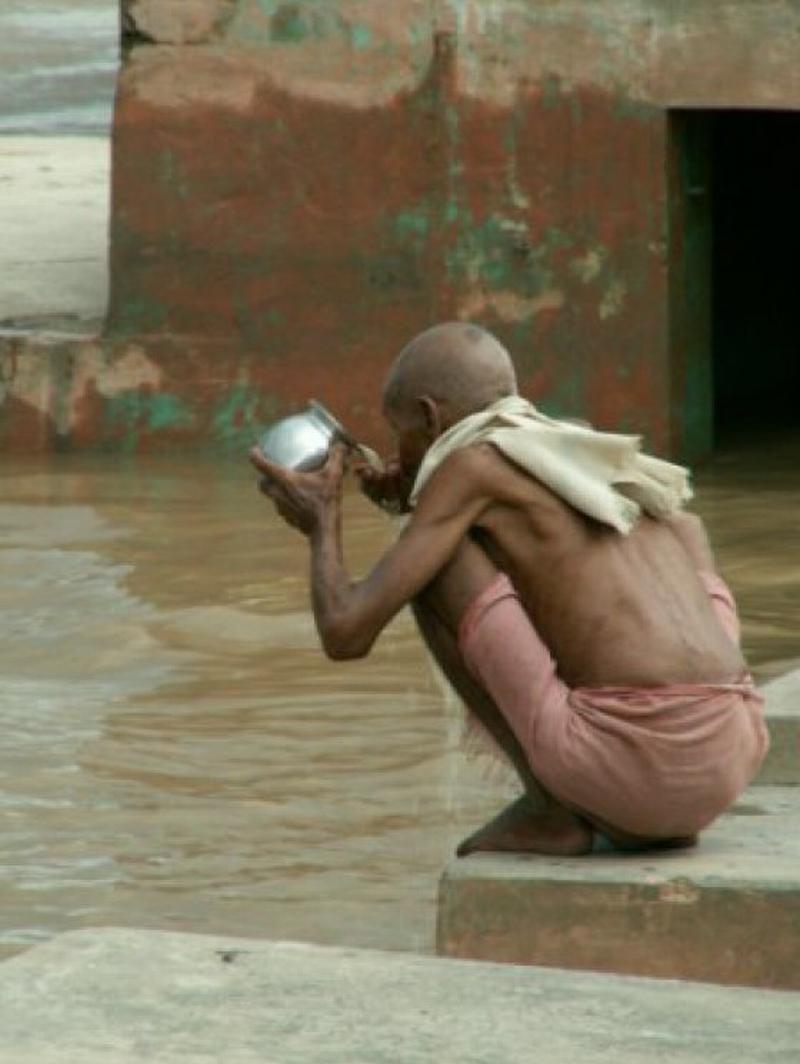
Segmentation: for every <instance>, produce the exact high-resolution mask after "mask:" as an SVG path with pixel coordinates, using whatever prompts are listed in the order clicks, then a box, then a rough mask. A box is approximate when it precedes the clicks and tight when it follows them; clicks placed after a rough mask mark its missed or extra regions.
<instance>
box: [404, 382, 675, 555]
mask: <svg viewBox="0 0 800 1064" xmlns="http://www.w3.org/2000/svg"><path fill="white" fill-rule="evenodd" d="M477 443H491V444H493V445H494V446H495V447H497V449H498V450H499V451H500V452H501V453H502V454H504V455H505V456H506V458H508V459H510V460H511V461H512V462H514V464H515V465H518V466H520V468H522V469H524V470H525V471H526V472H528V473H530V474H531V475H532V476H534V477H536V479H537V480H540V481H541V482H542V483H543V484H545V485H546V486H547V487H548V488H549V489H550V490H551V491H552V492H554V493H555V494H556V495H558V496H559V497H560V498H562V499H563V500H564V501H565V502H568V503H569V504H570V506H572V507H574V508H575V509H576V510H579V511H580V512H581V513H584V514H587V515H588V516H589V517H593V518H594V519H595V520H596V521H601V522H602V523H603V524H607V525H611V526H612V528H616V529H617V530H618V531H619V532H622V533H625V534H627V533H628V532H630V530H631V529H632V528H633V526H634V525H635V524H636V521H637V519H638V518H639V516H640V515H641V513H642V511H644V512H645V513H647V514H649V515H650V516H651V517H657V518H661V517H666V516H668V515H669V514H672V513H675V511H677V510H679V509H680V508H681V507H682V506H683V504H684V503H685V502H687V501H688V500H689V499H690V498H691V497H692V490H691V488H690V486H689V471H688V470H687V469H685V468H684V467H683V466H679V465H673V463H671V462H665V461H663V460H662V459H660V458H653V457H652V456H651V455H647V454H642V451H641V438H640V437H639V436H622V435H618V434H616V433H612V432H597V431H595V430H594V429H592V428H589V427H584V426H581V425H575V424H571V423H570V422H567V421H558V420H556V419H555V418H551V417H547V416H546V415H545V414H542V413H540V412H539V411H538V410H537V409H536V407H535V406H534V405H533V403H530V402H528V400H527V399H523V398H522V397H521V396H519V395H510V396H506V397H505V398H504V399H499V400H498V401H497V402H496V403H493V404H492V405H491V406H488V407H487V408H486V409H485V410H481V411H480V412H479V413H477V414H471V415H469V417H465V418H463V419H462V420H461V421H459V422H457V423H456V424H455V425H453V426H452V428H450V429H448V430H447V432H444V433H443V434H442V435H441V436H440V437H439V438H438V439H437V440H436V441H435V442H434V443H433V444H432V445H431V447H430V448H429V449H428V451H427V453H426V454H425V457H424V459H423V460H422V464H421V466H420V468H419V472H418V473H417V479H416V481H415V482H414V488H413V490H412V492H411V497H410V500H409V501H410V505H411V506H412V507H413V506H414V505H415V504H416V501H417V499H418V497H419V494H420V492H421V491H422V488H423V487H424V485H425V483H426V482H427V480H428V478H429V477H430V476H431V474H432V473H433V471H434V470H435V469H436V468H437V466H438V465H439V464H440V463H441V462H443V461H444V459H445V458H447V457H448V455H450V454H452V452H453V451H455V450H457V449H458V448H460V447H470V446H472V445H474V444H477Z"/></svg>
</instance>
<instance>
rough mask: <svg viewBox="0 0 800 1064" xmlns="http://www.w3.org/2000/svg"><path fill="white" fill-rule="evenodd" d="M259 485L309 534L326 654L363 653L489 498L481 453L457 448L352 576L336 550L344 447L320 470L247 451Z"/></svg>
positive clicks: (339, 541)
mask: <svg viewBox="0 0 800 1064" xmlns="http://www.w3.org/2000/svg"><path fill="white" fill-rule="evenodd" d="M252 460H253V464H254V465H255V466H256V468H258V469H259V470H260V471H261V472H262V473H265V480H264V481H263V482H262V490H263V491H264V492H265V494H267V495H269V497H270V498H271V499H272V500H273V501H274V502H275V505H276V508H277V510H278V512H279V513H280V514H281V516H282V517H284V519H285V520H287V521H288V522H289V523H290V524H292V525H294V526H295V527H296V528H299V529H300V530H301V531H303V532H305V533H306V534H307V535H308V536H309V540H310V546H311V596H312V603H313V608H314V618H315V620H316V624H317V630H318V632H319V634H320V639H321V640H322V645H323V647H324V648H325V652H326V653H327V654H328V655H329V657H332V658H336V659H344V658H357V657H363V656H364V655H365V654H367V653H368V652H369V650H370V648H371V646H372V644H373V643H374V642H375V639H376V638H377V636H378V635H379V634H380V632H381V631H382V630H383V628H385V626H386V625H387V624H388V623H389V621H390V620H391V619H392V617H394V616H395V614H396V613H397V612H398V611H399V610H400V609H401V608H402V607H403V606H404V605H406V603H408V602H410V601H411V599H413V598H414V597H415V596H416V595H417V594H419V592H420V591H421V590H422V589H423V588H424V587H426V586H427V584H429V583H430V581H431V580H432V579H433V578H434V576H435V575H436V573H437V572H438V571H439V570H440V569H441V568H442V566H443V565H444V564H445V562H446V561H447V560H448V558H450V556H451V555H452V554H453V552H454V551H455V550H456V548H457V546H458V544H459V543H460V541H461V539H462V538H463V536H464V535H465V534H466V532H467V530H468V529H469V527H470V525H472V524H473V522H474V521H475V520H476V518H477V517H478V516H479V514H480V513H481V512H482V511H483V509H484V508H485V506H486V505H487V503H488V502H489V493H488V490H487V486H486V485H487V480H486V478H485V477H484V476H483V475H482V474H483V459H482V457H481V456H480V455H479V454H478V453H477V452H476V451H474V450H464V451H458V452H455V453H454V454H453V455H451V456H450V458H448V459H447V460H446V461H445V462H443V463H442V465H441V466H440V467H439V468H438V469H437V470H436V472H435V474H434V475H433V476H432V477H431V479H430V481H429V482H428V484H426V486H425V490H424V491H423V492H422V494H421V496H420V499H419V501H418V503H417V507H416V509H415V511H414V513H413V514H412V516H411V518H410V520H409V522H408V524H407V525H406V527H405V529H404V530H403V532H402V533H401V535H400V536H399V538H398V540H397V542H396V543H395V544H394V545H393V546H392V547H391V548H390V549H389V550H388V551H387V552H386V554H385V555H384V556H383V558H381V560H380V561H379V562H378V564H377V565H376V566H375V568H374V569H373V570H372V572H371V573H370V574H369V575H368V576H367V577H366V578H365V579H364V580H360V581H355V582H354V581H352V580H351V579H350V575H349V573H348V572H347V569H346V567H345V564H344V558H343V552H342V520H341V479H342V475H343V453H342V452H341V451H338V452H335V453H334V454H333V455H332V457H331V459H330V460H329V462H328V463H327V465H326V466H325V467H324V469H323V470H321V471H320V472H319V473H291V472H287V471H286V470H282V469H280V468H279V467H277V466H274V465H272V464H271V463H269V462H267V461H266V460H265V459H264V458H263V456H262V455H260V453H258V452H255V453H252Z"/></svg>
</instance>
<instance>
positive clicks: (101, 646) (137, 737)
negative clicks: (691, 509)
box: [0, 436, 800, 953]
mask: <svg viewBox="0 0 800 1064" xmlns="http://www.w3.org/2000/svg"><path fill="white" fill-rule="evenodd" d="M798 458H800V439H798V437H797V436H795V438H794V439H793V440H791V439H787V440H786V441H784V442H780V441H776V443H775V445H774V446H773V447H772V448H771V449H770V450H769V452H768V454H767V453H765V452H764V449H763V447H758V448H753V447H749V448H748V447H747V446H743V447H741V448H740V449H739V450H736V449H732V450H730V451H728V452H726V453H725V454H722V455H720V456H719V457H718V458H717V459H716V460H715V461H714V462H713V463H712V464H711V465H709V466H707V467H706V468H704V469H703V470H701V471H700V473H699V475H698V478H697V483H698V499H697V508H698V510H699V511H700V512H701V513H702V514H703V516H704V517H705V518H706V519H707V521H708V523H709V527H710V530H711V534H712V539H713V541H714V544H715V547H716V549H717V553H718V558H719V562H720V566H721V568H722V570H723V572H724V573H725V575H726V576H727V577H728V579H729V580H730V582H731V584H732V585H733V587H734V589H735V591H736V593H737V595H738V598H739V601H740V605H741V608H742V612H743V614H744V621H745V624H744V633H745V644H746V649H747V652H748V654H749V658H750V661H751V664H752V665H753V667H754V671H755V672H756V674H757V675H758V676H760V677H768V676H770V675H773V674H776V673H778V672H780V671H784V670H785V669H787V668H789V667H790V666H791V665H794V664H798V649H797V644H796V635H795V633H796V631H797V627H798V618H799V617H800V562H799V561H798V558H797V551H796V543H797V527H796V526H797V500H798V487H800V475H799V474H798V469H800V462H798ZM0 489H1V491H0V500H1V501H0V601H1V602H2V611H0V675H2V680H0V718H1V719H2V730H0V744H2V756H0V772H1V773H2V793H1V795H0V812H2V817H3V840H4V849H5V857H4V861H3V862H2V864H1V865H0V913H2V916H1V917H0V952H6V953H10V952H14V951H15V950H18V949H20V948H23V947H24V946H26V945H28V944H30V943H33V942H36V941H39V940H41V939H44V938H47V937H49V936H50V935H52V934H53V933H55V932H57V931H60V930H64V929H68V928H72V927H79V926H85V925H98V924H117V925H132V926H141V927H162V928H172V929H181V930H191V931H213V932H219V933H227V934H241V935H256V936H264V937H269V938H297V939H310V940H314V941H319V942H332V943H346V944H351V945H364V946H377V947H382V948H389V949H413V950H420V951H428V950H430V949H432V948H433V928H434V917H435V892H436V885H437V880H438V876H439V874H440V872H441V869H442V866H443V864H444V862H445V861H446V860H447V859H448V857H449V856H450V854H451V853H452V851H453V848H454V846H455V843H456V842H457V841H458V839H459V838H460V837H461V836H462V835H464V834H465V833H466V832H467V831H468V830H470V829H471V828H473V827H474V826H475V824H476V823H477V822H479V821H480V820H481V819H482V818H485V817H486V816H488V815H489V813H490V812H492V811H494V809H495V808H496V805H497V801H498V798H499V796H500V793H501V792H502V793H503V794H506V793H508V788H507V783H505V784H502V785H501V784H489V783H485V782H483V781H482V780H481V777H480V775H479V773H477V771H476V770H475V769H474V768H473V767H472V766H469V765H467V764H466V762H465V761H464V759H463V757H462V755H461V754H460V753H459V752H458V750H457V745H458V743H457V740H458V734H459V711H458V709H457V707H455V706H453V705H452V704H449V703H448V702H447V701H446V700H445V699H444V698H443V696H442V693H441V691H440V688H439V687H438V685H437V683H436V681H435V679H434V678H433V676H432V674H431V671H430V668H429V665H428V662H427V659H426V657H425V655H424V653H423V651H422V649H421V647H420V644H419V642H418V640H417V638H416V634H415V632H414V629H413V626H412V624H411V621H410V620H409V618H408V616H405V615H403V616H401V617H399V618H398V619H397V620H396V621H395V622H394V623H393V624H392V626H391V627H390V629H389V630H388V631H387V633H385V635H384V636H383V637H382V639H381V640H380V641H379V643H378V645H377V646H376V648H375V650H374V652H373V654H372V655H370V657H369V658H368V659H367V660H366V661H363V662H355V663H340V664H336V663H331V662H328V661H326V660H325V658H324V657H323V656H322V654H321V653H320V651H319V649H318V647H317V643H316V638H315V634H314V631H313V626H312V624H311V621H310V618H309V614H308V606H307V577H306V568H307V558H306V548H305V544H304V543H303V542H302V540H301V539H299V538H298V537H297V536H296V534H295V533H293V532H291V530H289V529H287V528H285V526H283V525H282V524H281V523H279V522H277V521H276V520H275V519H274V518H273V517H272V515H271V513H270V510H269V508H268V507H267V506H266V505H265V504H264V502H263V500H262V499H261V498H260V497H259V496H258V494H257V493H256V492H255V490H254V485H253V478H252V477H251V475H250V473H249V470H248V469H247V468H246V467H245V466H244V465H243V464H242V465H241V466H240V465H236V464H232V463H225V462H220V463H214V462H211V461H208V460H195V459H181V460H166V459H164V460H155V459H151V460H148V461H144V460H141V461H137V462H135V463H134V462H129V463H127V464H126V463H121V462H119V461H118V460H117V459H113V458H104V459H88V458H61V459H59V460H57V461H50V462H46V461H41V462H33V461H30V462H24V461H14V462H9V461H8V460H6V462H5V464H4V466H3V470H2V474H0ZM346 525H347V554H348V559H349V561H350V562H351V565H352V567H353V568H354V570H355V571H356V572H358V571H364V569H365V568H366V567H367V566H368V565H369V564H370V562H371V560H372V559H374V557H375V556H376V555H377V554H378V553H379V552H380V550H381V549H382V548H383V547H384V546H385V545H387V544H388V543H389V542H390V541H391V537H392V535H393V532H392V529H391V527H390V525H389V524H388V523H387V522H386V521H385V519H384V518H383V517H382V516H381V515H380V514H377V513H376V512H375V511H373V510H372V509H371V508H370V507H369V506H368V505H367V504H366V503H365V502H364V501H363V500H361V499H359V498H358V497H356V496H354V495H351V496H349V497H348V499H347V522H346Z"/></svg>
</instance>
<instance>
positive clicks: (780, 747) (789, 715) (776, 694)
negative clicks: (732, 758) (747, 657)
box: [758, 669, 800, 784]
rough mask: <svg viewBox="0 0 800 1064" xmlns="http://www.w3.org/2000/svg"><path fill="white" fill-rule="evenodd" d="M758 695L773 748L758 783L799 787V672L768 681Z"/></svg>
mask: <svg viewBox="0 0 800 1064" xmlns="http://www.w3.org/2000/svg"><path fill="white" fill-rule="evenodd" d="M761 691H762V694H763V695H764V697H765V699H766V703H767V725H768V727H769V734H770V738H771V740H772V746H771V747H770V751H769V753H768V754H767V757H766V760H765V761H764V764H763V765H762V767H761V771H760V772H759V774H758V782H759V783H792V784H800V669H795V670H794V671H793V672H788V673H786V675H785V676H780V677H778V679H776V680H771V681H770V682H769V683H766V684H764V685H763V686H762V688H761Z"/></svg>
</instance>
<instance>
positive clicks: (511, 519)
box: [473, 445, 744, 687]
mask: <svg viewBox="0 0 800 1064" xmlns="http://www.w3.org/2000/svg"><path fill="white" fill-rule="evenodd" d="M479 450H480V451H481V452H482V453H481V461H482V462H485V463H491V465H492V469H491V482H492V485H493V491H492V495H493V501H492V502H491V503H490V504H489V506H488V507H487V508H485V509H484V510H483V512H482V513H481V514H480V516H479V517H478V519H477V520H476V521H475V523H474V525H473V533H474V534H475V536H476V538H477V539H478V540H479V541H480V542H481V544H482V546H483V547H484V549H485V550H486V552H487V553H488V554H489V556H490V557H491V558H492V560H493V561H494V562H495V564H497V565H498V567H499V568H501V569H503V570H504V571H505V572H507V573H508V575H509V576H510V577H511V579H512V581H513V582H514V585H515V586H516V588H517V591H518V593H519V595H520V598H521V600H522V602H523V605H524V606H525V608H526V610H527V611H528V613H529V615H530V617H531V619H532V621H533V623H534V624H535V626H536V628H537V630H538V631H539V633H540V635H541V636H542V638H543V639H544V641H545V642H546V643H547V645H548V647H549V648H550V651H551V653H552V654H553V657H554V658H555V660H556V662H557V664H558V669H559V673H560V675H561V676H562V678H563V679H564V681H565V682H566V683H568V684H569V685H570V686H573V687H578V686H587V687H597V686H608V685H621V686H644V687H650V686H659V685H664V684H675V683H704V682H705V683H711V682H732V681H734V680H736V679H738V678H739V677H740V676H741V674H742V672H743V670H744V663H743V660H742V657H741V654H740V653H739V650H738V648H737V647H736V646H735V645H734V644H733V643H732V642H731V640H730V639H729V638H728V637H727V636H726V634H725V633H724V632H723V630H722V628H721V626H720V624H719V621H718V620H717V618H716V615H715V614H714V611H713V609H712V607H711V604H710V601H709V598H708V595H707V593H706V590H705V588H704V587H703V585H702V583H701V582H700V580H699V578H698V576H697V572H696V567H695V565H694V563H693V561H692V559H691V557H690V555H689V553H688V552H687V550H686V548H685V546H684V544H683V543H682V542H681V540H680V538H679V537H678V536H677V535H676V533H675V531H674V529H673V527H672V526H671V525H670V524H669V523H668V522H662V521H656V520H653V519H651V518H648V517H643V518H641V519H640V521H639V522H638V524H637V525H636V527H635V528H634V530H633V531H632V532H631V533H630V534H629V535H627V536H624V535H621V534H620V533H618V532H616V531H615V530H614V529H610V528H608V527H607V526H605V525H600V524H599V523H597V522H595V521H593V520H592V519H591V518H587V517H585V516H584V515H582V514H580V513H578V512H577V511H576V510H574V509H572V507H570V506H569V505H568V504H567V503H565V502H563V501H562V500H561V499H559V498H558V497H557V496H556V495H554V494H553V493H552V492H551V491H550V490H549V489H548V488H546V487H545V486H544V485H542V484H541V483H539V482H538V481H536V480H534V479H533V478H532V477H530V476H529V475H528V474H526V473H523V472H522V471H521V470H519V469H517V468H516V467H515V466H514V465H513V464H512V463H511V462H509V461H508V460H507V459H506V458H504V457H503V456H502V455H501V454H500V453H499V452H498V451H497V450H496V449H495V448H493V447H491V445H481V446H480V447H479Z"/></svg>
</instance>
